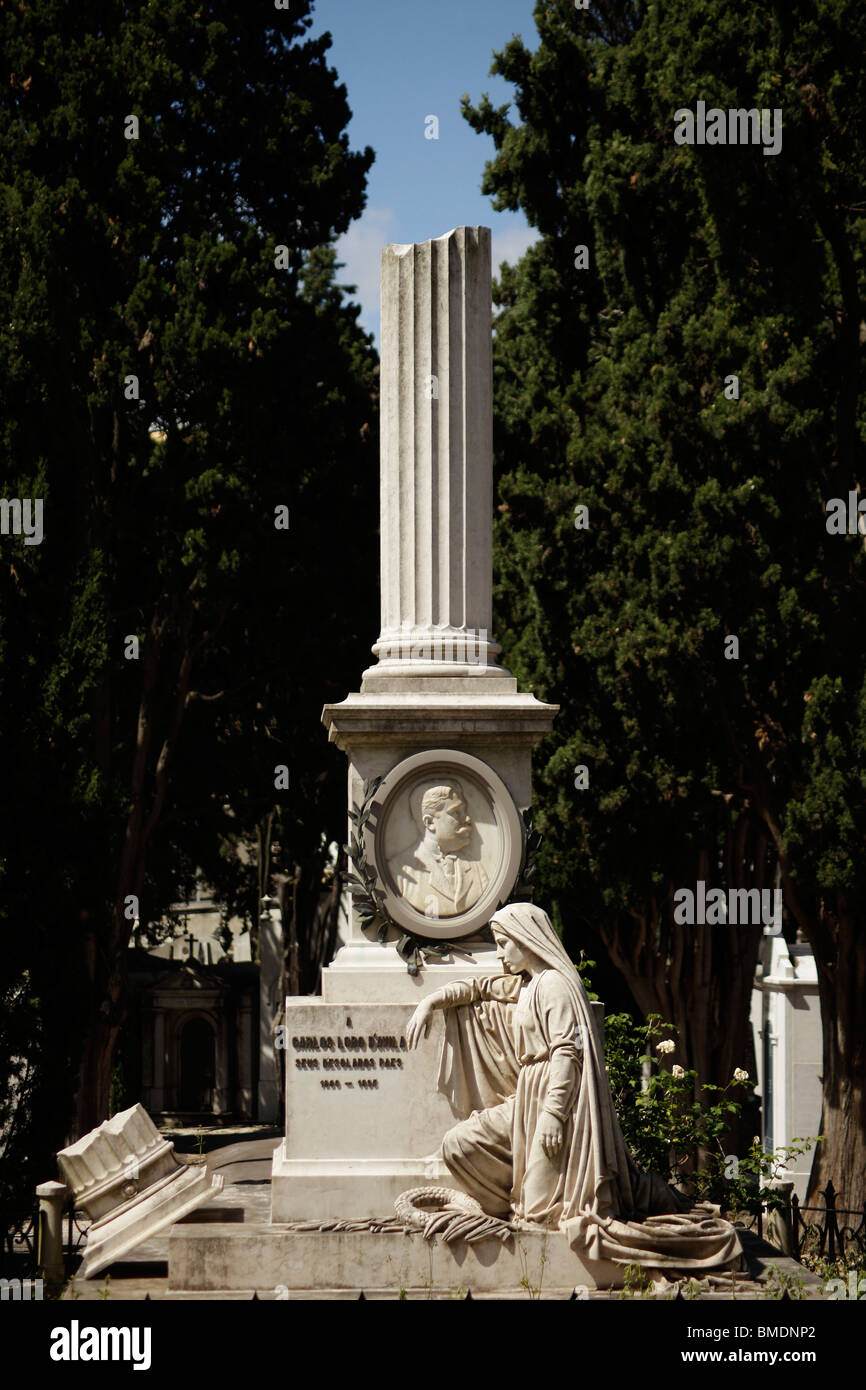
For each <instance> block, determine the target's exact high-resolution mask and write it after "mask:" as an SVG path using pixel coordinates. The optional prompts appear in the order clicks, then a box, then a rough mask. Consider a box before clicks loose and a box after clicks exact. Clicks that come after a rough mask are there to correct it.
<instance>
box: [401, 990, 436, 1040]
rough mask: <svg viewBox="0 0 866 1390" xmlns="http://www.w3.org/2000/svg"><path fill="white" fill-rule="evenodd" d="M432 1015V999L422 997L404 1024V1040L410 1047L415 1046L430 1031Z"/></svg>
mask: <svg viewBox="0 0 866 1390" xmlns="http://www.w3.org/2000/svg"><path fill="white" fill-rule="evenodd" d="M432 1017H433V1001H432V1000H431V999H422V1000H421V1003H420V1004H419V1005H418V1007H417V1009H416V1010H415V1012H414V1014H413V1015H412V1017H411V1018H410V1019H409V1022H408V1023H407V1024H406V1042H407V1044H408V1046H409V1047H410V1048H413V1047H417V1046H418V1044H419V1042H421V1040H422V1038H426V1036H427V1034H428V1033H429V1032H430V1020H431V1019H432Z"/></svg>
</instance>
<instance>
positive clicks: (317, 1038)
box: [291, 1018, 408, 1091]
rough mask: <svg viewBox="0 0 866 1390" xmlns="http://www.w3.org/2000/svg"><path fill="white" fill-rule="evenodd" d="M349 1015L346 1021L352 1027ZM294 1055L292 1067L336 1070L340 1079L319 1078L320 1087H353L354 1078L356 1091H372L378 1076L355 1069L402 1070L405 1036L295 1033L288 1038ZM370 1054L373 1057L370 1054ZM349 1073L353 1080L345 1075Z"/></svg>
mask: <svg viewBox="0 0 866 1390" xmlns="http://www.w3.org/2000/svg"><path fill="white" fill-rule="evenodd" d="M351 1022H352V1021H351V1018H347V1019H346V1024H347V1026H348V1027H351ZM291 1046H292V1049H293V1050H294V1052H295V1053H296V1054H300V1055H296V1057H295V1070H296V1071H299V1072H303V1071H319V1072H322V1071H324V1072H330V1073H334V1072H338V1073H340V1074H341V1076H342V1080H339V1079H337V1077H336V1076H333V1075H330V1076H328V1077H327V1078H325V1077H322V1078H321V1079H320V1081H319V1085H320V1086H321V1087H322V1089H323V1090H328V1091H339V1090H343V1089H346V1090H354V1089H355V1080H357V1089H358V1090H359V1091H374V1090H378V1088H379V1079H378V1076H376V1077H372V1076H361V1077H358V1075H357V1073H358V1072H383V1071H402V1070H403V1057H402V1055H401V1054H402V1053H404V1052H406V1051H407V1050H408V1049H407V1046H406V1039H405V1037H403V1036H402V1035H401V1036H400V1037H398V1036H397V1035H396V1034H394V1033H369V1034H367V1036H366V1037H362V1036H361V1035H360V1034H357V1033H345V1034H343V1035H340V1034H336V1035H334V1036H331V1035H330V1034H328V1035H324V1034H319V1035H316V1034H310V1033H302V1034H296V1035H295V1036H294V1037H292V1039H291ZM371 1053H372V1054H373V1055H372V1056H371V1055H370V1054H371ZM346 1072H349V1073H350V1074H351V1075H352V1076H353V1077H354V1079H353V1080H351V1081H350V1080H349V1079H348V1077H347V1076H346Z"/></svg>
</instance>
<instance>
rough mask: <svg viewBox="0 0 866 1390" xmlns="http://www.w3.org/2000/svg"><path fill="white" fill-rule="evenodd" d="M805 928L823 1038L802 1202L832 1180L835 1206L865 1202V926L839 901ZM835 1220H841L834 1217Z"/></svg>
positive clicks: (813, 1201) (812, 1199)
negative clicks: (818, 1111)
mask: <svg viewBox="0 0 866 1390" xmlns="http://www.w3.org/2000/svg"><path fill="white" fill-rule="evenodd" d="M839 906H840V910H839V912H838V915H837V916H834V917H832V918H830V917H829V916H828V917H827V918H825V920H824V921H823V922H821V923H819V924H818V926H817V927H816V928H815V929H813V931H810V932H809V936H810V938H813V939H812V945H813V947H814V950H815V959H816V962H817V966H818V991H819V994H820V999H821V1025H822V1032H823V1041H824V1072H823V1088H824V1089H823V1109H822V1115H821V1127H820V1132H821V1134H823V1136H824V1138H823V1140H822V1141H821V1143H820V1144H818V1146H817V1148H816V1150H815V1155H814V1158H813V1160H812V1173H811V1176H810V1179H809V1193H808V1196H807V1199H806V1201H807V1204H808V1205H810V1206H820V1205H821V1202H820V1200H819V1199H820V1194H821V1192H823V1191H824V1189H825V1188H826V1186H827V1183H828V1181H830V1180H832V1183H833V1186H834V1188H835V1189H836V1193H837V1201H838V1204H839V1206H840V1207H849V1208H852V1209H854V1210H857V1211H861V1212H862V1210H863V1203H864V1202H866V1030H864V1026H863V1009H864V1000H866V928H864V924H862V923H858V922H857V921H855V920H854V918H853V916H852V915H850V914H849V913H848V912H847V911H846V905H845V904H844V903H840V905H839ZM840 1224H843V1223H842V1222H840Z"/></svg>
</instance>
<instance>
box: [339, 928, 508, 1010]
mask: <svg viewBox="0 0 866 1390" xmlns="http://www.w3.org/2000/svg"><path fill="white" fill-rule="evenodd" d="M500 968H501V967H500V965H499V962H498V961H497V959H496V947H495V946H493V945H492V944H490V943H488V942H486V941H482V942H479V941H477V940H475V939H474V938H472V939H470V940H469V941H467V943H466V945H465V947H464V945H463V943H460V951H459V953H458V952H455V953H454V954H453V955H451V956H450V957H449V958H448V959H447V960H444V961H431V962H430V964H429V965H426V966H424V967H423V969H422V970H421V971H420V972H419V973H418V974H417V975H410V974H409V972H408V970H407V969H406V962H405V961H404V960H401V958H400V957H399V956H398V954H397V950H396V947H394V946H391V945H386V946H380V945H379V943H378V941H376V940H373V941H368V940H366V939H363V938H360V939H359V938H357V937H355V938H353V939H352V940H350V941H348V942H347V943H346V945H345V946H342V947H341V948H340V950H339V951H338V952H337V954H336V955H335V956H334V959H333V961H332V963H331V964H330V965H329V966H326V968H325V969H324V970H323V971H322V1002H323V1003H325V1004H412V1006H413V1007H414V1006H415V1005H416V1004H418V1003H419V1002H420V1001H421V1000H422V999H423V998H425V996H426V995H428V994H432V993H433V992H434V990H437V989H439V987H440V985H447V984H451V983H452V981H454V980H470V979H472V978H473V976H475V975H495V974H497V973H498V972H499V970H500Z"/></svg>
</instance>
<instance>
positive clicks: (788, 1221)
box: [765, 1178, 797, 1259]
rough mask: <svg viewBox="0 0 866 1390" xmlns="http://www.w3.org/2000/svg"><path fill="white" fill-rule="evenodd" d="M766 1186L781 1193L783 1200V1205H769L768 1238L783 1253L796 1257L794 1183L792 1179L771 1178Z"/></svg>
mask: <svg viewBox="0 0 866 1390" xmlns="http://www.w3.org/2000/svg"><path fill="white" fill-rule="evenodd" d="M765 1186H766V1187H768V1188H770V1189H771V1190H772V1191H773V1192H778V1193H780V1194H781V1196H782V1202H783V1205H782V1206H781V1207H769V1208H768V1210H767V1237H766V1238H767V1240H768V1241H769V1242H770V1244H771V1245H775V1246H777V1247H778V1249H779V1250H781V1252H782V1254H783V1255H790V1256H792V1258H794V1259H796V1258H797V1251H796V1245H795V1242H794V1222H793V1214H792V1211H791V1193H792V1192H793V1191H794V1184H793V1182H792V1181H791V1180H790V1179H785V1178H771V1179H770V1181H769V1182H767V1183H766V1184H765Z"/></svg>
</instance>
